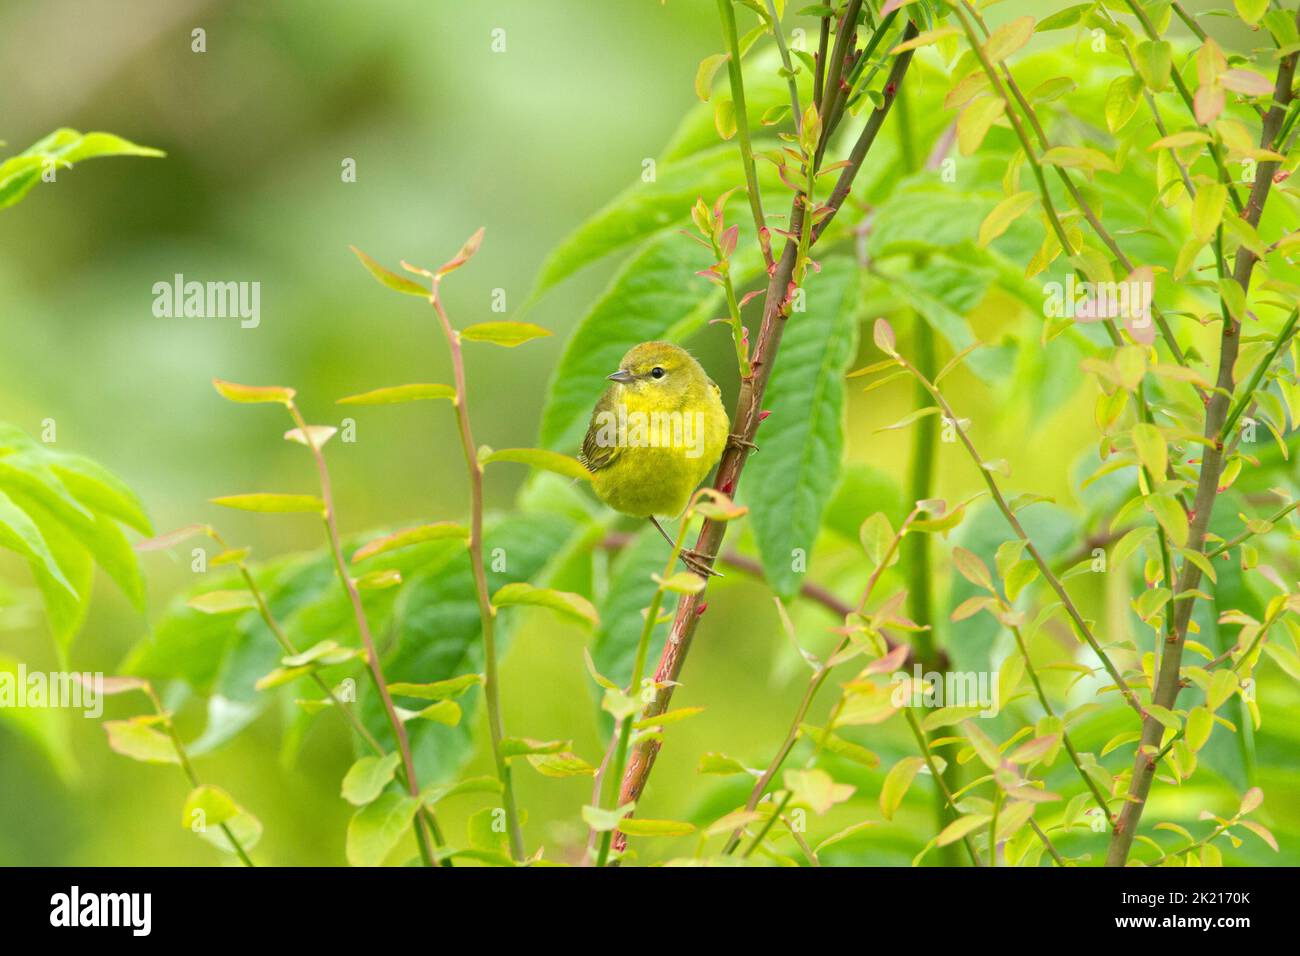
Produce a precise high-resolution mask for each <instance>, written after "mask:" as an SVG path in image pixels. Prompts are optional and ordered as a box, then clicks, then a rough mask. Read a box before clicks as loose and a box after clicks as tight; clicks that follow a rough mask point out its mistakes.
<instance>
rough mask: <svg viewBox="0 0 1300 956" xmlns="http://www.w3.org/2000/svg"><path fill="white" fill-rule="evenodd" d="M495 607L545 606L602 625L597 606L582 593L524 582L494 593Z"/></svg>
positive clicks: (596, 625) (508, 585)
mask: <svg viewBox="0 0 1300 956" xmlns="http://www.w3.org/2000/svg"><path fill="white" fill-rule="evenodd" d="M492 604H493V606H494V607H517V606H530V607H545V608H550V609H551V610H552V611H558V612H559V613H561V614H563V615H564V616H566V617H571V618H574V619H575V620H579V621H584V622H586V623H587V624H591V625H592V626H594V627H599V626H600V617H599V615H597V613H596V608H595V607H594V606H593V605H592V603H591V602H590V601H588V600H587V599H586V598H585V597H583V596H582V595H581V594H573V593H571V592H569V591H556V590H554V589H552V588H538V587H533V586H532V585H531V584H527V583H524V582H517V583H515V584H507V585H506V586H505V587H503V588H501V589H500V590H499V591H497V592H496V594H494V595H492Z"/></svg>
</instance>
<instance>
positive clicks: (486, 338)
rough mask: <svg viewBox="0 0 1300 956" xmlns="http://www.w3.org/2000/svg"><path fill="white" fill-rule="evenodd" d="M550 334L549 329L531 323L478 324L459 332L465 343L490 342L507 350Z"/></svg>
mask: <svg viewBox="0 0 1300 956" xmlns="http://www.w3.org/2000/svg"><path fill="white" fill-rule="evenodd" d="M550 334H551V330H550V329H544V328H542V327H541V326H540V325H534V324H533V323H531V322H479V323H477V324H475V325H469V326H466V327H465V328H463V329H461V330H460V337H461V338H463V339H465V340H466V341H467V342H491V343H492V344H493V345H501V346H504V347H506V348H508V349H512V348H514V347H515V346H517V345H523V344H524V343H525V342H531V341H532V340H533V339H540V338H545V337H546V336H548V335H550Z"/></svg>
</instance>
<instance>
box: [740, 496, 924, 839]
mask: <svg viewBox="0 0 1300 956" xmlns="http://www.w3.org/2000/svg"><path fill="white" fill-rule="evenodd" d="M920 510H921V509H920V508H919V507H918V506H914V507H913V508H912V511H911V512H910V513H909V514H908V516H907V517H906V518H904V519H903V523H902V524H901V525H899V528H898V531H897V533H896V534H895V535H894V537H893V539H892V540H891V541H890V542H889V547H888V549H886V551H885V554H884V556H883V557H882V558H881V559H880V563H879V564H877V565H876V567H875V569H874V570H872V572H871V577H870V578H868V579H867V586H866V588H864V589H863V592H862V600H860V601H859V602H858V606H857V609H856V613H858V614H861V613H862V612H863V611H864V610H865V609H866V606H867V602H868V601H870V600H871V593H872V592H873V591H874V590H875V589H876V583H877V582H878V581H879V580H880V576H881V575H882V574H884V572H885V569H886V568H887V567H889V565H890V562H891V561H892V560H893V558H894V555H895V553H897V551H898V546H899V543H900V542H901V541H902V540H903V536H904V535H906V534H907V529H908V527H909V526H910V525H911V524H912V521H913V520H915V518H916V516H917V515H918V514H920ZM845 623H847V615H846V620H845ZM852 643H853V639H852V638H851V637H850V636H849V635H847V634H845V635H844V636H843V637H842V638H841V639H840V642H839V644H838V645H836V647H835V650H833V651H832V652H831V653H830V655H829V656H828V657H827V658H826V659H825V660H824V661H822V662H821V663H820V664H819V665H818V666H817V669H816V670H814V671H813V673H812V676H811V677H809V678H808V686H807V688H806V689H805V690H804V695H803V699H802V700H801V701H800V702H799V706H798V708H796V710H795V713H794V719H793V720H792V721H790V729H789V730H788V731H787V732H786V735H785V740H784V741H783V742H782V743H781V746H780V747H779V748H778V749H777V752H776V755H775V756H774V757H773V758H772V760H771V762H769V763H768V765H767V769H765V770H764V771H763V773H762V775H760V776H759V778H758V780H756V781H755V782H754V786H753V788H752V789H751V790H750V792H749V799H748V800H746V801H745V809H746V810H749V811H752V810H753V809H754V808H755V807H757V806H758V801H759V800H760V799H761V798H762V796H763V793H764V791H766V790H767V787H768V784H770V783H771V782H772V780H773V779H774V778H775V777H776V774H777V771H779V770H780V769H781V765H782V764H783V763H785V758H786V757H788V756H790V751H791V750H793V749H794V745H795V743H796V742H797V741H798V739H799V727H800V725H801V724H803V722H804V718H805V717H807V716H808V710H809V708H810V707H812V702H813V700H814V699H815V698H816V697H817V692H818V691H819V690H821V688H822V685H823V684H824V683H826V678H827V677H829V676H830V673H831V671H832V670H834V669H835V667H836V665H837V664H840V663H843V661H842V660H841V657H840V655H842V654H843V653H844V652H845V651H846V650H848V648H849V645H850V644H852ZM842 697H843V693H842V692H841V698H842ZM835 710H836V713H838V712H839V706H838V705H837V706H836V708H835ZM834 723H835V721H834V719H832V720H830V721H829V722H828V723H827V725H826V730H825V732H824V734H823V737H822V739H823V740H824V739H825V735H826V734H829V733H830V732H831V731H832V730H833V729H834ZM819 749H820V747H819ZM743 829H744V828H743V827H737V828H736V829H735V831H733V832H732V834H731V837H730V839H728V840H727V844H726V846H725V847H723V850H722V852H723V854H724V855H725V854H729V853H731V852H732V851H733V850H735V848H736V845H737V844H738V843H740V836H741V833H742V832H743Z"/></svg>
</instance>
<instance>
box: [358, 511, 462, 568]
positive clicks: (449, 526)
mask: <svg viewBox="0 0 1300 956" xmlns="http://www.w3.org/2000/svg"><path fill="white" fill-rule="evenodd" d="M447 539H455V540H461V541H465V542H468V541H469V529H467V528H465V527H463V526H462V525H458V524H453V523H452V522H450V521H439V522H435V523H434V524H422V525H417V526H416V527H414V528H403V529H402V530H401V531H394V532H393V533H392V534H389V535H384V537H382V538H376V539H375V540H374V541H368V542H366V544H365V545H363V546H362V547H360V548H358V549H357V550H356V552H355V553H354V554H353V555H352V563H353V564H356V563H358V562H360V561H364V560H366V558H373V557H376V556H377V555H381V554H388V553H389V552H390V551H397V550H398V549H400V548H409V547H411V546H412V545H416V544H423V543H424V542H426V541H442V540H447Z"/></svg>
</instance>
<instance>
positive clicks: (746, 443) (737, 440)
mask: <svg viewBox="0 0 1300 956" xmlns="http://www.w3.org/2000/svg"><path fill="white" fill-rule="evenodd" d="M727 445H728V447H731V448H746V449H748V450H749V451H750V452H754V453H757V451H758V446H757V445H755V444H754V443H753V442H752V441H750V440H749V439H748V438H741V437H740V436H739V435H735V434H731V435H728V436H727Z"/></svg>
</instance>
